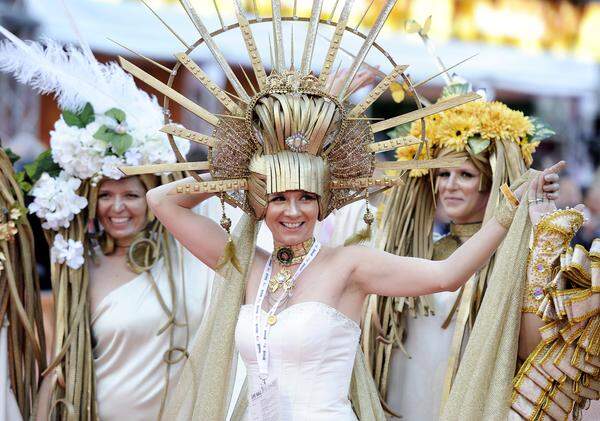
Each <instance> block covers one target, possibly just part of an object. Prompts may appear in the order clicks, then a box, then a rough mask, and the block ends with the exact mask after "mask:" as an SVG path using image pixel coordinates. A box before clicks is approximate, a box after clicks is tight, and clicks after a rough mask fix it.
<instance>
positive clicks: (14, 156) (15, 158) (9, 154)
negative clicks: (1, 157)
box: [4, 148, 21, 165]
mask: <svg viewBox="0 0 600 421" xmlns="http://www.w3.org/2000/svg"><path fill="white" fill-rule="evenodd" d="M4 153H6V156H7V157H8V159H10V163H11V164H12V165H15V162H17V161H18V160H19V159H21V157H20V156H19V155H17V154H16V153H14V152H13V151H12V149H10V148H6V149H4Z"/></svg>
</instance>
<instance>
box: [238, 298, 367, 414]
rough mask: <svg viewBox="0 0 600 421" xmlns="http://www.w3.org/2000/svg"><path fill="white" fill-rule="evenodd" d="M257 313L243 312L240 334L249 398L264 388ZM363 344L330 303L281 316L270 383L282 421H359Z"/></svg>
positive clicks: (248, 308)
mask: <svg viewBox="0 0 600 421" xmlns="http://www.w3.org/2000/svg"><path fill="white" fill-rule="evenodd" d="M252 309H253V306H252V305H244V306H242V308H241V310H240V315H239V319H238V323H237V326H236V330H235V340H236V344H237V348H238V350H239V352H240V355H241V357H242V359H243V361H244V364H245V365H246V371H247V376H248V392H249V394H252V393H254V392H256V391H257V390H258V389H259V387H260V384H261V380H260V379H259V377H258V364H257V360H256V354H255V351H254V335H253V333H252V332H253V316H252ZM262 315H263V317H265V313H264V312H263V314H262ZM263 322H264V320H263ZM359 338H360V327H359V326H358V325H357V324H356V322H354V321H353V320H351V319H350V318H348V317H347V316H345V315H344V314H342V313H340V312H339V311H337V310H336V309H334V308H333V307H330V306H328V305H326V304H324V303H320V302H316V301H308V302H301V303H297V304H294V305H292V306H290V307H288V308H287V309H285V310H283V311H281V312H280V313H279V315H278V320H277V323H276V324H275V325H274V326H273V327H272V328H271V330H270V334H269V351H270V359H269V380H271V379H273V380H276V381H277V385H278V389H279V411H280V419H282V420H286V421H300V420H310V421H325V420H327V421H329V420H336V421H350V420H356V419H357V418H356V415H355V414H354V411H353V410H352V406H351V405H350V400H349V399H348V393H349V388H350V379H351V377H352V369H353V367H354V358H355V356H356V351H357V349H358V343H359Z"/></svg>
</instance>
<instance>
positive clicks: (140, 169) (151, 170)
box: [119, 161, 209, 176]
mask: <svg viewBox="0 0 600 421" xmlns="http://www.w3.org/2000/svg"><path fill="white" fill-rule="evenodd" d="M208 169H209V164H208V161H198V162H178V163H175V164H153V165H136V166H131V167H129V166H126V165H124V166H121V167H119V170H121V172H122V173H123V174H125V175H126V176H131V175H141V174H158V173H161V172H173V171H206V170H208Z"/></svg>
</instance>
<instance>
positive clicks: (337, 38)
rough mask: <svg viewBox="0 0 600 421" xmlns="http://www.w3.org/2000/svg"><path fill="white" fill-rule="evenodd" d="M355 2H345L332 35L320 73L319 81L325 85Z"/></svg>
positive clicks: (350, 0) (347, 0)
mask: <svg viewBox="0 0 600 421" xmlns="http://www.w3.org/2000/svg"><path fill="white" fill-rule="evenodd" d="M353 4H354V0H346V2H345V3H344V7H343V8H342V12H341V14H340V20H339V21H338V23H337V25H336V26H335V31H334V32H333V36H332V37H331V41H330V43H329V49H328V50H327V55H326V56H325V62H324V63H323V66H322V68H321V74H320V75H319V81H320V82H321V84H323V85H325V83H326V82H327V78H328V77H329V73H330V72H331V66H333V63H334V62H335V57H336V56H337V52H338V49H339V48H340V44H341V42H342V36H343V35H344V31H345V30H346V24H347V23H348V19H349V18H350V12H351V11H352V5H353ZM336 6H337V3H336ZM334 12H335V11H334ZM332 13H333V12H332Z"/></svg>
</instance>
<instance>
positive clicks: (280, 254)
mask: <svg viewBox="0 0 600 421" xmlns="http://www.w3.org/2000/svg"><path fill="white" fill-rule="evenodd" d="M314 242H315V239H314V238H309V239H308V240H306V241H304V242H302V243H300V244H294V245H293V246H277V245H276V246H275V251H273V256H274V257H275V258H276V259H277V261H278V262H279V263H280V264H281V265H283V266H291V265H297V264H298V263H300V262H302V259H304V256H306V255H307V254H308V252H309V251H310V248H311V247H312V245H313V244H314Z"/></svg>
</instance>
